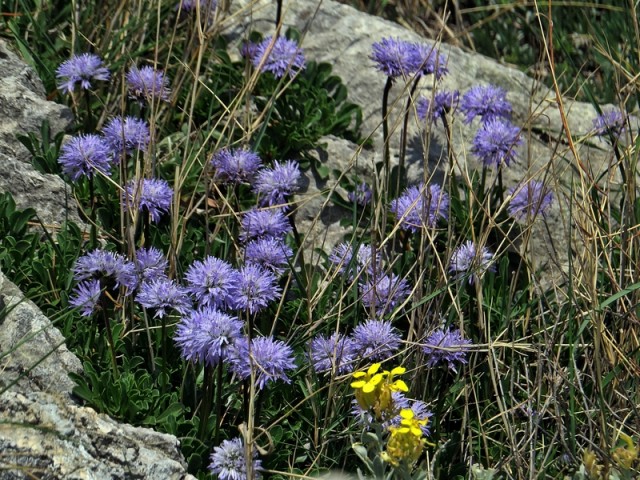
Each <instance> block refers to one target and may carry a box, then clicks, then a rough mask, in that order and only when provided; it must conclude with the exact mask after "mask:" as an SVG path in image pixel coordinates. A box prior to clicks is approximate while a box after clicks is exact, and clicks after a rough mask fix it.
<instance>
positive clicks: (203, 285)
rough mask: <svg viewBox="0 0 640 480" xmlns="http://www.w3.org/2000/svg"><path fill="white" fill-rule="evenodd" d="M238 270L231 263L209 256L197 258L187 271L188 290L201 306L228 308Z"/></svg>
mask: <svg viewBox="0 0 640 480" xmlns="http://www.w3.org/2000/svg"><path fill="white" fill-rule="evenodd" d="M237 277H238V272H237V271H236V270H235V269H234V268H233V267H232V266H231V264H230V263H228V262H225V261H224V260H220V259H219V258H216V257H213V256H209V257H207V258H205V259H204V260H202V261H200V260H196V261H195V262H193V263H192V264H191V266H190V267H189V268H188V269H187V272H186V273H185V280H186V283H187V291H188V292H189V293H190V294H191V295H193V297H194V298H195V299H196V302H197V303H198V305H200V306H212V307H217V308H220V309H225V308H228V307H229V305H230V304H231V303H232V301H231V300H232V299H231V294H232V291H233V288H234V285H235V284H236V283H237V281H238V278H237Z"/></svg>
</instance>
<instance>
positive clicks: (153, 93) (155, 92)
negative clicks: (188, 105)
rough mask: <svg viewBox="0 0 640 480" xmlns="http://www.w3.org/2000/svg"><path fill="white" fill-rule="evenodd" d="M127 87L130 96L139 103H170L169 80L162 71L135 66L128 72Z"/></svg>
mask: <svg viewBox="0 0 640 480" xmlns="http://www.w3.org/2000/svg"><path fill="white" fill-rule="evenodd" d="M126 80H127V87H128V88H129V96H130V97H131V98H134V99H136V100H138V101H139V102H146V103H154V102H157V101H158V100H164V101H165V102H168V101H169V94H170V93H171V91H170V90H169V80H167V78H166V77H165V76H164V72H163V71H162V70H155V69H154V68H153V67H150V66H148V65H147V66H144V67H142V68H138V67H136V66H135V65H134V66H133V67H131V69H130V70H129V71H128V72H127V75H126Z"/></svg>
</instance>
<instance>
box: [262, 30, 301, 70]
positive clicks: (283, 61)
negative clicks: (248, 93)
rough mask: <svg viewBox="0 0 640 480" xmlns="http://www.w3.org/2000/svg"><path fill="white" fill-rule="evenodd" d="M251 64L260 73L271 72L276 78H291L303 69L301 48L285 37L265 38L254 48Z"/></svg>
mask: <svg viewBox="0 0 640 480" xmlns="http://www.w3.org/2000/svg"><path fill="white" fill-rule="evenodd" d="M251 63H252V64H253V66H254V67H255V68H260V69H261V71H262V72H271V73H273V75H274V76H275V77H276V78H280V77H283V76H284V75H285V74H287V73H288V74H289V76H290V77H293V76H294V75H295V74H296V73H298V72H299V71H300V70H303V69H304V68H305V59H304V53H303V52H302V48H300V46H299V45H298V44H297V43H296V42H295V41H294V40H289V39H288V38H285V37H277V38H276V39H275V41H274V40H273V37H267V38H265V39H264V40H263V41H262V42H260V43H259V44H258V45H256V47H255V51H254V52H253V56H252V57H251Z"/></svg>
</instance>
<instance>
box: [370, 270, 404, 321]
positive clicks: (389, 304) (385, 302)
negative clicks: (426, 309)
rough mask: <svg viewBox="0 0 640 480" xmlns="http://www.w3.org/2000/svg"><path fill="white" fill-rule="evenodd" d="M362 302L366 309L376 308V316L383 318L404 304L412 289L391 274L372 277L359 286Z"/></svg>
mask: <svg viewBox="0 0 640 480" xmlns="http://www.w3.org/2000/svg"><path fill="white" fill-rule="evenodd" d="M358 286H359V289H360V300H361V301H362V305H363V306H364V307H365V308H366V309H369V308H374V309H375V312H376V315H378V316H383V315H386V314H387V313H389V312H391V311H393V309H394V308H395V307H396V306H398V305H400V304H401V303H402V302H404V301H405V300H406V299H407V297H408V296H409V294H410V293H411V288H410V287H409V284H408V283H407V281H406V280H405V279H404V278H400V277H399V276H397V275H395V274H393V273H390V274H388V275H376V276H375V277H370V278H369V279H367V281H365V282H361V283H360V284H359V285H358Z"/></svg>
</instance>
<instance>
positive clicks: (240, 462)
mask: <svg viewBox="0 0 640 480" xmlns="http://www.w3.org/2000/svg"><path fill="white" fill-rule="evenodd" d="M257 456H258V452H257V451H255V449H254V451H253V472H254V478H256V479H259V478H261V475H260V470H262V462H261V461H260V460H258V459H257ZM246 458H247V457H246V456H245V448H244V442H243V441H242V439H241V438H239V437H238V438H234V439H233V440H223V441H222V443H221V444H220V445H219V446H217V447H214V449H213V453H211V457H210V459H211V463H210V464H209V470H210V471H211V473H213V474H214V475H217V478H218V479H219V480H247V462H246Z"/></svg>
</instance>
